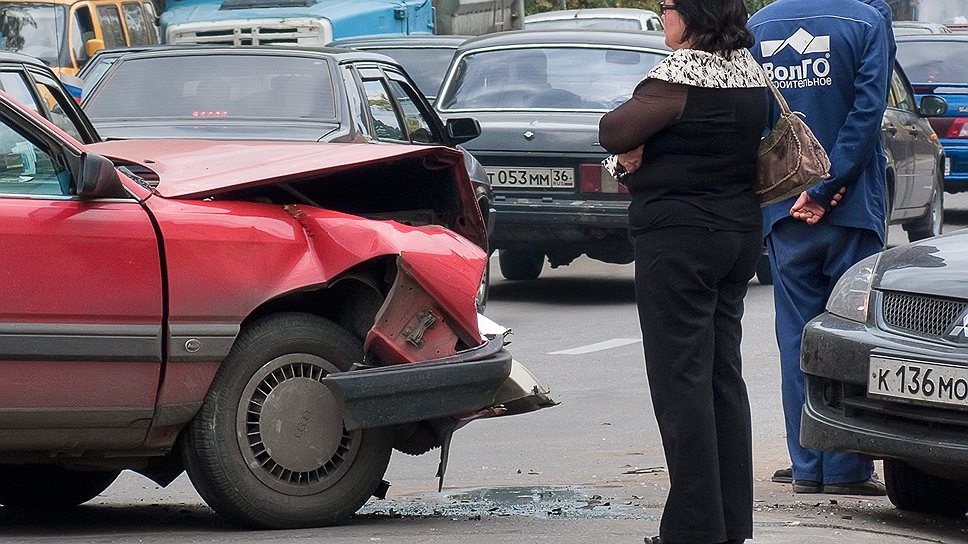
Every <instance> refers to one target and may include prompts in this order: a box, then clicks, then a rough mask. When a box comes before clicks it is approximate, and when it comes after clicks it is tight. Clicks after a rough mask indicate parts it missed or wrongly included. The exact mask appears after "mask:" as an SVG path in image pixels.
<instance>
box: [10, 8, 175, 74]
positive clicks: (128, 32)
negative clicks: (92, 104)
mask: <svg viewBox="0 0 968 544" xmlns="http://www.w3.org/2000/svg"><path fill="white" fill-rule="evenodd" d="M158 38H159V34H158V14H157V12H156V11H155V8H154V5H153V4H152V3H151V1H150V0H39V1H35V0H30V1H23V0H0V48H2V49H5V50H7V51H14V52H17V53H22V54H25V55H30V56H32V57H36V58H38V59H40V60H41V61H43V62H44V63H45V64H47V65H48V66H50V67H51V68H52V69H53V70H54V71H55V72H57V73H59V74H70V75H73V74H75V73H76V72H77V70H78V69H80V68H81V67H82V66H84V63H86V62H87V60H88V59H89V58H90V57H91V55H93V54H94V53H95V52H96V51H98V50H99V49H103V48H105V47H107V48H115V47H129V46H134V45H151V44H156V43H158V42H159V39H158Z"/></svg>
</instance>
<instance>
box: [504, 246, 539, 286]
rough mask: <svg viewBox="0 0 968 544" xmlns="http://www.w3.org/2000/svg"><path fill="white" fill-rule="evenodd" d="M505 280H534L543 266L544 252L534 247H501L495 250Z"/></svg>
mask: <svg viewBox="0 0 968 544" xmlns="http://www.w3.org/2000/svg"><path fill="white" fill-rule="evenodd" d="M497 259H498V264H500V265H501V275H502V276H504V279H506V280H536V279H538V276H540V275H541V269H542V268H543V267H544V260H545V256H544V253H542V252H540V251H538V250H536V249H502V250H500V251H498V252H497Z"/></svg>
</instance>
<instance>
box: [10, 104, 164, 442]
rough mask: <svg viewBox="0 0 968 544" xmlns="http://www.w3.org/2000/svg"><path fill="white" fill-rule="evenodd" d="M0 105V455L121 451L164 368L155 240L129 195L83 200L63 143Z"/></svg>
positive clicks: (144, 423)
mask: <svg viewBox="0 0 968 544" xmlns="http://www.w3.org/2000/svg"><path fill="white" fill-rule="evenodd" d="M19 111H20V110H18V109H17V108H16V107H15V106H14V105H13V104H12V103H10V102H8V101H6V100H2V101H0V450H7V451H33V450H48V451H49V450H51V449H56V450H60V451H66V452H69V451H71V450H82V449H95V448H100V449H109V450H121V449H126V448H133V447H137V446H139V445H140V444H141V443H142V441H143V440H144V436H145V431H146V429H147V427H148V424H149V422H150V421H151V418H152V415H153V411H154V410H153V408H154V404H155V397H156V394H157V391H158V385H159V376H160V372H161V360H162V348H161V346H162V313H163V312H162V309H163V298H162V287H163V286H162V279H161V263H160V257H159V249H158V242H157V239H156V236H155V231H154V229H153V228H152V224H151V222H150V220H149V217H148V214H147V213H146V211H145V210H144V209H143V208H142V206H141V203H140V202H139V201H138V200H137V199H136V198H134V197H131V198H114V199H100V200H98V199H93V200H81V199H79V198H78V197H75V196H71V195H70V192H71V189H70V187H71V174H70V172H69V171H68V170H67V168H66V167H64V166H63V161H62V159H61V157H63V155H64V149H66V147H67V146H73V145H76V144H74V143H72V142H66V141H65V140H63V139H62V138H61V137H60V136H59V135H57V134H56V133H55V132H54V131H52V130H50V129H49V127H47V126H44V125H42V123H40V122H39V121H33V120H32V119H31V118H30V117H29V116H28V117H27V118H26V119H24V118H23V117H22V114H18V112H19Z"/></svg>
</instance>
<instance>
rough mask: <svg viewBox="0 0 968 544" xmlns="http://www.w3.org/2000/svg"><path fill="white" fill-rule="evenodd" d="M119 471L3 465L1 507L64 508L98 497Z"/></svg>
mask: <svg viewBox="0 0 968 544" xmlns="http://www.w3.org/2000/svg"><path fill="white" fill-rule="evenodd" d="M119 472H120V471H117V470H108V471H80V470H70V469H66V468H63V467H59V466H56V465H0V504H2V505H4V506H7V507H11V508H40V509H55V510H56V509H61V508H70V507H73V506H77V505H79V504H81V503H85V502H87V501H89V500H91V499H93V498H94V497H97V496H98V495H99V494H100V493H101V492H102V491H104V490H105V489H107V488H108V486H110V485H111V484H112V483H113V482H114V480H115V479H117V477H118V474H119Z"/></svg>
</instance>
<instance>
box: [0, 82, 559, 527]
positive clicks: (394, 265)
mask: <svg viewBox="0 0 968 544" xmlns="http://www.w3.org/2000/svg"><path fill="white" fill-rule="evenodd" d="M484 230H485V229H484V225H483V221H482V218H481V214H480V211H479V210H478V207H477V205H476V199H475V195H474V189H473V187H472V185H471V183H470V181H469V180H468V177H467V171H466V169H465V168H464V165H463V158H462V156H461V154H460V153H459V152H456V151H453V150H451V149H448V148H445V147H436V146H432V147H424V146H402V145H372V144H319V143H283V142H238V141H236V142H218V141H186V140H170V141H160V140H154V141H136V140H129V141H117V142H104V143H99V144H92V145H84V144H81V143H78V142H77V141H75V140H74V139H72V138H71V137H69V136H67V135H66V134H65V133H64V132H62V131H60V130H59V129H58V128H56V127H55V126H54V125H52V124H50V123H49V122H47V121H46V120H44V119H42V118H41V117H39V116H38V115H36V114H35V113H33V112H30V111H27V110H25V109H24V108H22V107H21V106H20V105H18V104H17V103H16V102H13V101H12V100H10V99H9V98H8V97H7V96H6V95H5V94H3V93H0V252H2V254H3V255H4V256H5V258H4V259H3V261H2V264H0V275H2V277H3V281H2V282H0V314H2V315H0V378H2V379H0V504H3V505H5V506H8V507H27V508H58V507H70V506H74V505H76V504H80V503H82V502H85V501H87V500H89V499H91V498H93V497H94V496H96V495H98V494H99V493H101V492H102V491H103V490H105V489H106V488H107V487H108V486H109V485H110V484H111V483H112V482H113V481H114V479H115V478H116V477H117V475H118V473H119V471H121V470H123V469H131V470H134V471H137V472H139V473H141V474H144V475H146V476H148V477H150V478H152V479H153V480H155V481H156V482H158V483H159V484H161V485H167V484H168V483H170V482H171V481H172V480H173V479H174V478H175V477H177V476H178V475H179V474H180V473H181V472H182V471H183V470H187V472H188V475H189V477H190V478H191V481H192V483H193V484H194V485H195V487H196V488H197V489H198V491H199V493H200V494H201V496H202V497H203V498H204V499H205V501H206V502H207V503H208V504H209V505H210V506H211V507H212V508H213V509H214V510H215V511H216V512H218V513H219V514H221V515H222V516H224V517H226V518H228V519H229V520H232V521H233V522H236V523H238V524H241V525H244V526H249V527H259V528H292V527H307V526H318V525H326V524H331V523H335V522H338V521H340V520H342V519H344V518H346V517H348V516H350V515H351V514H353V513H354V512H355V511H356V510H357V509H359V508H360V506H362V505H363V504H364V503H365V502H366V501H367V500H368V499H369V497H370V496H372V495H377V496H380V495H382V494H383V493H385V491H386V487H387V484H386V482H384V481H383V475H384V472H385V470H386V468H387V464H388V461H389V458H390V453H391V450H392V449H393V448H396V449H398V450H401V451H404V452H406V453H409V454H420V453H425V452H427V451H430V450H431V449H433V448H436V447H440V446H442V448H441V452H442V463H441V469H444V468H446V466H445V465H446V453H447V446H448V445H449V442H450V437H451V435H452V433H453V432H454V431H455V430H456V429H458V428H459V427H461V426H462V425H464V424H466V423H467V422H469V421H472V420H474V419H477V418H481V417H493V416H499V415H508V414H513V413H521V412H527V411H531V410H535V409H538V408H542V407H545V406H550V405H552V404H553V402H552V401H551V400H550V399H549V397H548V395H547V392H546V391H545V390H544V389H543V388H542V387H541V386H540V385H539V384H538V383H537V381H536V380H535V379H534V378H533V376H531V375H530V373H528V372H527V370H526V369H524V367H522V366H521V365H520V364H519V363H517V362H516V361H513V360H512V358H511V355H510V353H508V352H507V351H506V350H505V348H504V334H505V333H506V331H505V330H503V329H502V328H500V327H498V326H496V325H494V324H492V323H489V322H487V320H486V319H484V318H483V317H482V316H478V314H477V311H476V307H475V303H474V298H475V293H476V291H477V288H478V286H479V284H480V281H481V275H482V273H483V270H484V263H485V260H486V256H487V254H486V251H485V248H484V246H485V245H486V239H485V232H484ZM479 319H480V321H479ZM482 323H486V324H487V325H486V326H484V325H482ZM482 327H483V328H484V329H486V330H482Z"/></svg>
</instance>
